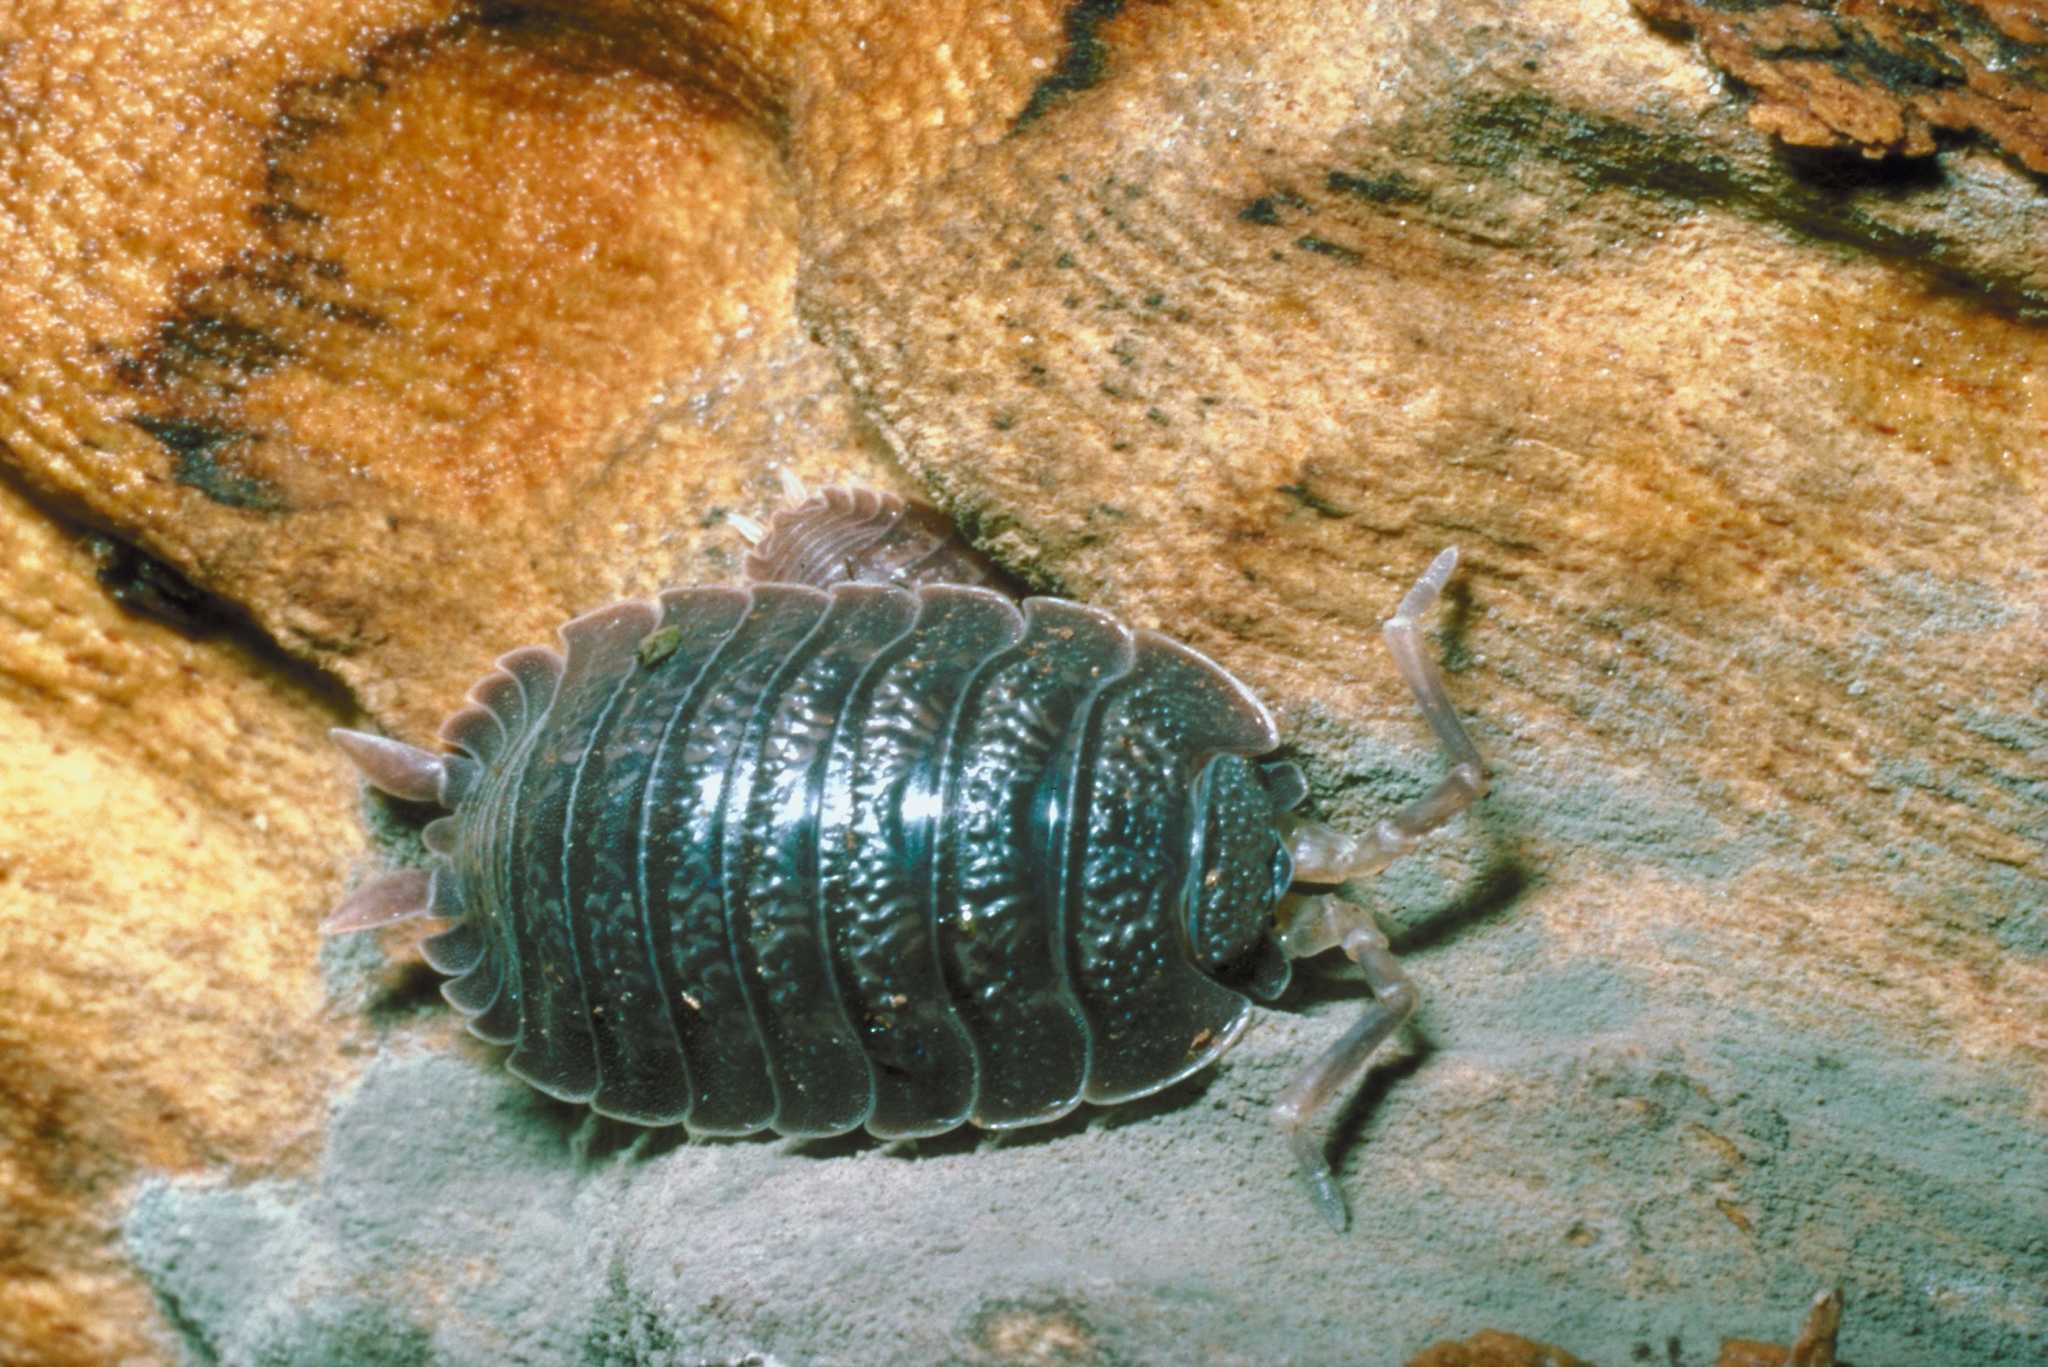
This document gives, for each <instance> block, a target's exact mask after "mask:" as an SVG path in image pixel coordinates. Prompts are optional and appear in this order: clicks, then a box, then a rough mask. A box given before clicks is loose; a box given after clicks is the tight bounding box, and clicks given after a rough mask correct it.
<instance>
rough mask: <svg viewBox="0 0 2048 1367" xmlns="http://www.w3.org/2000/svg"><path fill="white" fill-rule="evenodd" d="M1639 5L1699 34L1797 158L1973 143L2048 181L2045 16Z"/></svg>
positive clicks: (1905, 6) (2006, 5) (1945, 9)
mask: <svg viewBox="0 0 2048 1367" xmlns="http://www.w3.org/2000/svg"><path fill="white" fill-rule="evenodd" d="M1630 3H1631V4H1633V5H1634V6H1635V8H1636V10H1637V12H1639V13H1640V14H1642V15H1643V16H1644V17H1646V18H1649V19H1653V20H1655V21H1657V22H1659V23H1663V24H1671V25H1676V26H1680V27H1682V28H1685V29H1687V30H1690V31H1691V32H1693V33H1695V34H1696V35H1697V36H1698V39H1699V45H1700V51H1701V54H1702V55H1703V56H1705V57H1706V59H1707V60H1708V61H1709V62H1712V63H1713V64H1714V65H1715V66H1716V67H1718V68H1719V69H1720V70H1722V71H1724V72H1726V73H1727V74H1728V75H1730V76H1732V77H1734V78H1735V79H1736V80H1737V81H1739V82H1741V83H1742V85H1743V86H1744V87H1745V88H1746V89H1747V91H1748V92H1749V93H1750V94H1751V95H1752V96H1753V97H1754V100H1755V103H1754V104H1753V105H1752V106H1751V107H1750V110H1749V121H1750V123H1751V124H1752V125H1754V126H1755V128H1756V129H1757V131H1758V132H1761V133H1768V134H1770V135H1771V136H1772V137H1775V138H1777V139H1779V140H1780V141H1782V142H1785V143H1787V144H1789V145H1791V146H1794V147H1828V148H1847V149H1853V150H1855V151H1857V152H1860V153H1862V154H1863V155H1864V156H1866V157H1884V156H1893V155H1897V156H1907V157H1925V156H1930V155H1932V154H1933V152H1934V150H1935V147H1936V142H1935V134H1937V133H1968V134H1976V135H1979V136H1981V137H1982V138H1984V139H1985V140H1986V141H1987V142H1989V143H1990V144H1991V145H1992V146H1994V147H1997V148H1999V149H2000V150H2002V151H2003V152H2005V153H2006V154H2007V155H2008V156H2010V157H2012V158H2013V159H2014V160H2015V161H2017V162H2018V163H2019V164H2020V165H2022V166H2024V167H2026V168H2027V169H2028V170H2030V171H2032V172H2034V173H2035V174H2037V175H2041V174H2048V19H2044V17H2043V14H2042V12H2041V11H2040V10H2039V9H2038V8H2036V7H2034V6H2030V5H2025V4H2017V3H2012V0H1986V2H1985V3H1975V4H1973V3H1967V2H1965V3H1955V2H1954V0H1942V2H1940V3H1937V0H1877V2H1876V3H1865V4H1857V3H1835V4H1827V5H1811V4H1780V5H1763V6H1756V5H1751V4H1736V3H1727V0H1720V2H1719V3H1717V0H1630Z"/></svg>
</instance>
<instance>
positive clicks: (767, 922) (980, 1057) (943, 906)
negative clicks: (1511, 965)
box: [427, 584, 1298, 1136]
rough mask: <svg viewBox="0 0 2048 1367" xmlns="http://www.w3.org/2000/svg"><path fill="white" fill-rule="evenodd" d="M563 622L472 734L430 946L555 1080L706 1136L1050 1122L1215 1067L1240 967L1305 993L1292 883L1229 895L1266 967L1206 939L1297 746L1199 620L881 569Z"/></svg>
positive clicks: (1235, 943)
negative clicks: (908, 585)
mask: <svg viewBox="0 0 2048 1367" xmlns="http://www.w3.org/2000/svg"><path fill="white" fill-rule="evenodd" d="M562 638H563V641H564V643H565V646H566V653H565V655H559V656H558V655H557V654H556V653H555V652H553V651H548V650H540V649H530V650H524V651H517V652H514V653H513V654H511V655H508V656H506V657H505V659H504V660H503V661H501V662H500V669H499V671H498V672H497V673H494V674H492V675H490V676H489V677H487V678H486V679H485V680H484V681H483V682H482V683H481V684H479V685H478V686H477V688H476V689H475V690H474V691H473V693H472V697H473V699H474V700H475V702H476V704H477V705H476V706H475V707H472V708H469V709H467V710H465V711H463V712H461V713H458V714H457V715H456V716H455V717H454V718H452V719H451V720H450V722H449V723H448V725H447V726H446V727H445V728H444V732H443V734H444V737H445V738H446V739H447V740H449V741H450V742H451V743H453V744H454V745H456V746H458V747H460V748H461V749H462V750H464V751H467V752H468V754H469V755H470V756H472V757H473V758H474V760H475V761H476V763H474V764H469V763H466V762H461V761H457V762H456V763H455V764H453V765H451V766H450V772H452V773H458V774H460V775H461V783H460V785H459V790H455V791H450V792H449V793H447V794H446V795H445V796H444V800H446V801H448V802H449V805H451V806H452V807H453V808H454V814H453V815H452V816H450V817H448V818H445V819H444V820H442V821H437V822H435V823H434V825H433V826H431V827H430V828H429V833H428V839H429V846H430V848H432V849H433V850H435V851H436V867H435V869H434V871H433V874H432V892H431V898H432V901H433V905H434V910H435V912H436V913H437V914H441V915H448V916H452V917H454V918H456V924H455V925H454V927H453V928H452V929H450V930H448V931H446V932H444V933H442V934H441V935H439V936H437V937H435V938H434V939H432V940H430V941H428V942H427V954H428V957H429V959H430V960H431V961H432V962H433V963H434V964H435V966H436V967H438V968H440V969H442V970H443V971H444V972H448V973H451V974H454V975H457V976H456V977H455V978H454V980H453V981H451V982H449V983H447V984H446V985H445V991H446V994H447V996H448V998H449V1000H450V1001H451V1002H453V1003H454V1004H455V1005H456V1006H457V1007H458V1008H460V1009H461V1010H462V1011H464V1012H465V1013H467V1014H468V1015H469V1016H470V1018H471V1020H470V1025H471V1028H472V1029H473V1030H474V1031H475V1032H476V1033H477V1034H478V1035H480V1036H482V1037H483V1038H485V1039H487V1040H492V1041H495V1042H498V1043H503V1044H510V1045H512V1046H513V1052H512V1055H511V1058H510V1060H509V1062H510V1066H511V1067H512V1068H513V1070H514V1071H516V1072H517V1073H519V1074H520V1075H521V1076H522V1077H524V1078H526V1079H527V1080H528V1081H530V1082H532V1083H533V1084H534V1085H535V1086H537V1087H539V1088H541V1089H542V1090H544V1091H547V1092H549V1093H550V1094H552V1095H555V1096H558V1097H562V1098H564V1099H567V1100H573V1101H579V1102H588V1103H590V1104H591V1105H592V1106H594V1107H595V1108H596V1109H598V1110H599V1111H602V1112H604V1113H606V1114H609V1115H614V1116H619V1117H622V1118H624V1119H628V1120H633V1121H638V1122H641V1123H646V1124H673V1123H678V1122H682V1123H686V1124H688V1125H689V1126H690V1128H691V1129H692V1130H694V1131H697V1132H700V1133H709V1134H739V1133H747V1132H752V1131H756V1130H760V1129H762V1128H773V1129H775V1130H777V1131H779V1132H781V1133H783V1134H788V1135H822V1134H833V1133H840V1132H844V1131H847V1130H851V1129H854V1128H856V1127H859V1126H865V1127H866V1128H868V1129H869V1130H870V1131H872V1132H873V1133H875V1134H877V1135H883V1136H902V1135H916V1134H929V1133H936V1132H939V1131H943V1130H947V1129H950V1128H953V1127H954V1126H957V1125H959V1124H961V1123H962V1122H965V1121H970V1120H971V1121H973V1122H975V1123H977V1124H980V1125H983V1126H988V1127H1004V1126H1014V1125H1026V1124H1032V1123H1036V1122H1039V1121H1044V1120H1048V1119H1051V1118H1053V1117H1055V1116H1057V1115H1059V1114H1061V1113H1063V1112H1065V1111H1067V1110H1069V1109H1071V1108H1072V1107H1073V1106H1074V1105H1076V1104H1077V1103H1079V1102H1080V1101H1082V1100H1084V1099H1085V1100H1090V1101H1097V1102H1115V1101H1120V1100H1125V1099H1128V1098H1130V1097H1134V1096H1139V1095H1143V1094H1145V1093H1147V1092H1150V1091H1154V1090H1157V1089H1158V1088H1160V1087H1162V1086H1165V1085H1167V1084H1168V1083H1170V1082H1172V1081H1174V1080H1175V1079H1177V1078H1180V1077H1183V1076H1186V1075H1187V1074H1188V1073H1190V1072H1192V1071H1194V1070H1196V1069H1199V1068H1201V1067H1202V1066H1204V1065H1205V1064H1207V1063H1208V1062H1209V1061H1211V1060H1212V1059H1213V1058H1214V1057H1215V1056H1216V1055H1217V1054H1218V1053H1220V1052H1221V1051H1222V1050H1223V1049H1224V1048H1225V1047H1227V1046H1228V1044H1229V1043H1230V1042H1231V1041H1232V1040H1233V1039H1234V1038H1235V1036H1236V1035H1237V1033H1238V1031H1239V1030H1240V1029H1241V1028H1242V1026H1243V1024H1244V1021H1245V1019H1246V1015H1247V1012H1248V1003H1247V1001H1246V999H1245V997H1244V996H1242V995H1241V994H1240V993H1239V992H1238V991H1236V990H1233V989H1232V987H1229V986H1225V985H1223V983H1221V982H1219V981H1218V980H1217V977H1218V976H1224V977H1225V978H1226V980H1227V981H1231V982H1234V983H1237V984H1238V985H1247V984H1249V985H1252V986H1253V987H1254V989H1255V990H1257V989H1265V988H1270V987H1271V986H1272V985H1274V983H1275V982H1277V981H1278V979H1277V978H1276V977H1275V976H1274V965H1277V964H1280V962H1281V961H1280V960H1279V957H1278V953H1277V951H1276V950H1274V949H1273V947H1272V946H1271V943H1270V941H1269V940H1268V939H1267V938H1266V934H1265V924H1264V921H1263V920H1262V918H1263V917H1265V916H1266V915H1267V914H1268V913H1269V912H1270V906H1271V898H1272V896H1273V895H1277V892H1276V891H1269V892H1268V894H1267V895H1264V896H1253V897H1250V898H1248V899H1245V900H1246V905H1247V906H1248V907H1249V908H1250V909H1249V910H1247V911H1246V912H1245V913H1243V914H1244V915H1245V916H1247V917H1248V918H1249V919H1248V920H1246V921H1245V923H1244V924H1242V925H1238V926H1230V925H1223V924H1220V923H1217V924H1211V922H1212V921H1213V920H1214V918H1215V916H1216V914H1217V913H1216V911H1215V910H1214V907H1213V905H1204V906H1203V908H1202V909H1201V910H1199V911H1198V912H1197V913H1196V915H1195V919H1196V920H1198V921H1200V922H1201V928H1200V930H1199V931H1198V932H1197V933H1198V934H1199V935H1201V936H1202V937H1204V938H1205V940H1213V941H1214V942H1215V943H1216V944H1218V945H1225V946H1229V947H1230V948H1229V950H1228V952H1230V953H1233V954H1235V953H1237V952H1238V949H1239V948H1242V947H1243V946H1245V945H1251V946H1252V947H1253V952H1252V953H1251V959H1252V960H1253V961H1255V962H1254V966H1253V968H1252V969H1251V970H1249V971H1237V972H1236V973H1235V974H1234V975H1218V974H1216V973H1215V971H1214V970H1215V968H1216V965H1215V964H1213V963H1212V964H1209V965H1207V966H1206V967H1205V966H1204V965H1201V964H1198V962H1197V956H1196V954H1195V953H1194V952H1193V950H1192V949H1191V946H1190V943H1189V939H1188V936H1189V919H1188V918H1189V910H1188V908H1189V905H1190V904H1191V902H1192V903H1202V902H1203V899H1202V898H1201V896H1200V888H1201V887H1202V886H1203V884H1204V878H1205V875H1204V872H1203V868H1202V866H1201V862H1200V861H1201V860H1202V859H1203V857H1204V856H1203V855H1202V853H1201V851H1202V850H1203V849H1204V848H1207V847H1214V848H1216V849H1218V850H1221V849H1223V848H1224V847H1225V845H1226V844H1227V843H1228V842H1226V840H1225V839H1224V836H1223V835H1219V834H1217V833H1218V832H1227V831H1228V830H1231V829H1235V828H1236V827H1237V826H1239V825H1241V824H1242V823H1241V822H1240V821H1239V820H1238V818H1237V817H1236V816H1234V815H1233V814H1232V812H1231V811H1228V810H1223V809H1222V808H1217V809H1215V810H1211V809H1210V808H1209V807H1208V805H1206V804H1205V800H1204V797H1203V795H1204V794H1205V793H1207V792H1209V791H1210V790H1211V789H1212V788H1214V789H1216V790H1217V791H1218V792H1223V791H1226V790H1227V791H1230V792H1239V791H1241V790H1242V789H1243V785H1244V783H1245V781H1246V780H1245V777H1244V775H1245V774H1246V773H1249V772H1250V770H1249V769H1248V768H1247V767H1246V766H1244V765H1243V763H1242V757H1249V756H1256V755H1260V754H1263V753H1265V752H1266V751H1269V750H1271V749H1272V748H1273V746H1274V745H1275V744H1276V743H1277V736H1276V735H1275V733H1274V729H1273V725H1272V721H1271V719H1270V717H1269V716H1268V715H1267V713H1266V711H1265V709H1264V708H1263V707H1262V706H1261V705H1260V704H1259V703H1258V701H1257V700H1256V699H1255V698H1253V697H1252V696H1251V695H1250V693H1249V692H1247V691H1246V690H1245V689H1244V687H1243V686H1242V685H1241V684H1239V683H1237V682H1236V681H1235V680H1234V679H1232V678H1231V677H1230V676H1229V675H1228V674H1226V673H1225V672H1224V671H1222V670H1221V669H1219V668H1218V667H1217V666H1215V665H1214V664H1212V663H1211V662H1209V661H1208V660H1206V659H1204V658H1203V657H1202V656H1200V655H1199V654H1197V653H1195V652H1194V651H1191V650H1189V649H1187V648H1186V647H1184V646H1180V645H1177V644H1175V643H1173V642H1171V641H1168V640H1166V639H1165V638H1163V637H1160V636H1157V635H1154V634H1152V633H1149V632H1144V631H1133V630H1131V629H1129V628H1127V627H1125V626H1124V625H1122V624H1121V623H1119V622H1117V621H1116V620H1115V619H1114V618H1112V617H1110V616H1108V615H1107V614H1104V613H1102V612H1099V611H1096V610H1094V609H1091V608H1086V607H1082V606H1079V605H1076V604H1073V603H1067V602H1061V601H1057V600H1053V599H1031V600H1029V601H1027V602H1025V603H1024V604H1023V605H1022V606H1021V608H1020V607H1019V606H1018V605H1017V604H1015V603H1013V602H1011V601H1010V600H1009V599H1007V598H1005V597H1003V596H1002V595H1000V594H997V593H994V592H990V591H988V590H985V589H979V588H971V587H959V586H945V585H937V586H933V585H928V586H923V587H918V588H915V589H904V588H897V587H887V586H882V585H875V584H838V585H835V586H834V587H833V588H832V589H831V590H830V591H829V592H827V591H820V590H818V589H814V588H809V587H805V586H800V585H795V584H758V585H755V586H754V587H752V588H748V589H739V588H706V589H689V590H677V591H671V592H668V593H665V594H663V595H662V596H661V597H660V598H659V600H657V601H656V602H653V603H648V602H626V603H620V604H615V605H613V606H612V607H608V608H605V609H603V610H602V611H599V612H596V613H592V614H590V615H588V616H585V617H582V618H579V619H577V620H576V621H574V622H572V623H570V624H569V625H568V626H566V627H564V628H563V630H562ZM1216 765H1224V766H1226V767H1228V768H1229V773H1228V774H1225V775H1224V776H1223V778H1222V779H1219V780H1217V781H1213V782H1212V781H1210V776H1211V769H1212V766H1216ZM1219 772H1220V771H1219ZM1292 795H1298V794H1290V796H1292ZM1255 824H1256V823H1255ZM1269 825H1270V821H1269V820H1268V826H1269ZM1205 832H1206V834H1205ZM1232 838H1233V839H1234V837H1232ZM1267 843H1268V845H1269V846H1270V844H1271V840H1270V837H1267ZM1250 876H1251V877H1252V881H1254V882H1258V881H1259V880H1261V879H1263V880H1265V882H1266V883H1271V882H1272V880H1273V879H1274V878H1276V877H1277V879H1278V882H1279V885H1282V886H1284V884H1285V881H1286V870H1285V869H1284V868H1279V869H1277V871H1276V870H1275V869H1274V868H1273V867H1270V866H1265V867H1261V868H1260V869H1258V870H1255V871H1254V872H1253V874H1252V875H1250ZM1208 881H1209V882H1214V881H1215V880H1214V879H1213V878H1212V879H1209V880H1208ZM1221 953H1222V951H1219V952H1218V954H1219V955H1220V954H1221ZM1212 957H1214V956H1212ZM1238 969H1239V970H1243V963H1242V962H1240V964H1239V965H1238ZM1280 976H1281V977H1284V967H1283V968H1281V970H1280Z"/></svg>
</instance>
